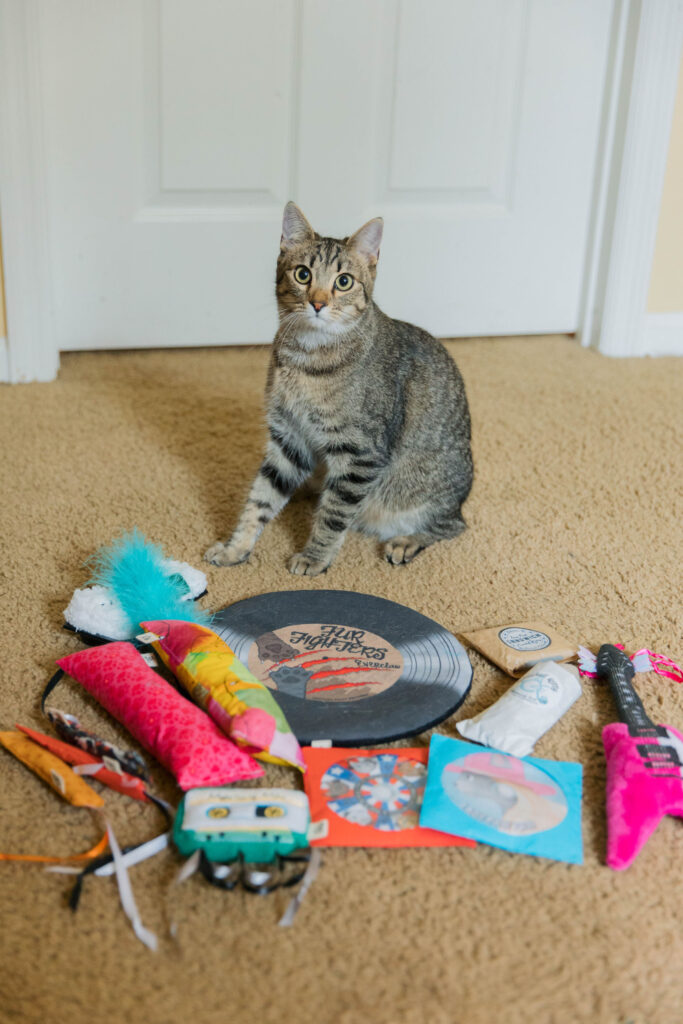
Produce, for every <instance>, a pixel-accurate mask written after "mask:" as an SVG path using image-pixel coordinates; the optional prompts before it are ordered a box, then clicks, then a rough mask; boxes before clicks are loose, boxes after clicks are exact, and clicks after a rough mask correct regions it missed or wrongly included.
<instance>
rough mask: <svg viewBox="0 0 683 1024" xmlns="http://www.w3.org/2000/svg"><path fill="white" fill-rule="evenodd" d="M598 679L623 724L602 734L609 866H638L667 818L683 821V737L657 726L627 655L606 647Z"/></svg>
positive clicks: (600, 653)
mask: <svg viewBox="0 0 683 1024" xmlns="http://www.w3.org/2000/svg"><path fill="white" fill-rule="evenodd" d="M597 672H598V675H600V676H604V678H606V679H607V681H608V683H609V686H610V689H611V691H612V696H613V697H614V700H615V703H616V705H617V708H618V710H619V717H620V719H621V722H612V723H611V724H610V725H606V726H605V728H604V729H603V730H602V742H603V745H604V748H605V756H606V758H607V864H608V865H609V867H611V868H614V869H615V870H616V871H622V870H623V869H624V868H627V867H628V866H629V864H632V863H633V861H634V860H635V859H636V857H637V856H638V854H639V853H640V851H641V850H642V848H643V846H644V845H645V843H646V842H647V840H648V839H649V838H650V836H651V835H652V833H653V832H654V831H655V829H656V828H657V826H658V825H659V822H660V821H661V820H662V818H663V817H664V816H665V815H666V814H673V815H676V816H677V817H679V818H683V735H681V733H680V732H678V730H677V729H672V727H671V726H670V725H655V724H654V722H652V721H651V720H650V719H649V718H648V716H647V714H646V713H645V708H644V707H643V705H642V703H641V700H640V697H639V696H638V694H637V693H636V691H635V690H634V689H633V686H632V682H631V681H632V679H633V676H634V675H635V669H634V667H633V664H632V663H631V660H630V659H629V658H628V656H627V655H626V654H624V652H623V651H620V650H619V649H618V648H617V647H614V646H613V645H612V644H603V645H602V647H601V648H600V650H599V651H598V658H597Z"/></svg>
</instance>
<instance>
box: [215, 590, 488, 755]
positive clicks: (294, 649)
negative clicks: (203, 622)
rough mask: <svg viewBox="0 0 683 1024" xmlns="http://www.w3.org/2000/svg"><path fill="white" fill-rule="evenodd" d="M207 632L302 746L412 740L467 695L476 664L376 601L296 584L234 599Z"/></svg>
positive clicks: (443, 635)
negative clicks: (260, 687)
mask: <svg viewBox="0 0 683 1024" xmlns="http://www.w3.org/2000/svg"><path fill="white" fill-rule="evenodd" d="M212 628H213V629H214V630H215V632H216V633H218V635H219V636H220V637H222V639H223V640H224V641H225V642H226V643H227V644H228V645H229V646H230V647H232V649H233V650H234V652H235V654H236V655H237V657H238V658H239V659H240V661H242V662H244V664H245V665H247V666H248V667H249V669H250V671H251V672H252V673H253V674H254V675H255V676H256V677H257V679H259V680H260V681H261V682H263V683H264V684H265V685H266V686H268V687H269V688H270V689H271V690H272V693H273V696H274V697H275V698H276V700H277V701H278V703H279V704H280V706H281V708H282V710H283V711H284V713H285V715H286V716H287V719H288V721H289V724H290V726H291V728H292V731H293V732H294V734H295V735H296V737H297V739H298V740H299V741H300V742H301V743H304V744H307V743H311V742H312V741H313V740H332V742H333V743H334V744H335V745H337V746H357V745H362V744H373V743H383V742H387V741H389V740H394V739H400V738H401V737H403V736H412V735H415V734H416V733H419V732H423V731H424V730H425V729H428V728H431V727H432V726H434V725H436V724H437V723H438V722H441V721H442V720H443V719H444V718H447V717H448V716H449V715H451V714H452V713H453V712H454V711H455V710H456V709H457V708H458V707H459V706H460V704H461V703H462V701H463V700H464V699H465V697H466V695H467V692H468V690H469V688H470V682H471V679H472V667H471V665H470V662H469V658H468V657H467V653H466V651H465V649H464V648H463V646H462V645H461V644H460V643H459V641H458V640H456V638H455V637H454V636H453V635H452V634H451V633H449V632H448V630H446V629H444V628H443V626H440V625H439V624H438V623H436V622H433V621H432V620H431V619H428V618H427V617H426V616H424V615H421V614H420V613H419V612H416V611H413V610H412V609H410V608H406V607H405V606H404V605H400V604H396V603H395V602H394V601H387V600H385V599H384V598H381V597H372V596H370V595H367V594H357V593H354V592H349V591H343V590H294V591H279V592H277V593H273V594H260V595H258V596H257V597H251V598H247V600H245V601H238V602H237V603H236V604H233V605H230V606H228V607H227V608H224V609H223V610H222V611H220V612H218V613H217V615H216V616H215V618H214V621H213V624H212Z"/></svg>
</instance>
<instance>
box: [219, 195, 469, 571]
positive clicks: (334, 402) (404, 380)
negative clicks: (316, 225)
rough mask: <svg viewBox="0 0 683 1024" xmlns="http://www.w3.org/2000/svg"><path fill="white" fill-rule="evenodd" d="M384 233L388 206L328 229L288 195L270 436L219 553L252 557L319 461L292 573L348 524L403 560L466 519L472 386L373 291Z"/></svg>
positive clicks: (233, 560)
mask: <svg viewBox="0 0 683 1024" xmlns="http://www.w3.org/2000/svg"><path fill="white" fill-rule="evenodd" d="M381 240H382V220H381V218H377V219H375V220H371V221H368V223H367V224H365V225H364V226H363V227H362V228H360V229H359V230H358V231H357V232H356V233H355V235H351V237H350V238H343V239H335V238H322V237H321V236H320V235H318V234H316V233H315V231H314V230H313V228H312V227H311V226H310V224H309V223H308V221H307V220H306V218H305V217H304V215H303V213H302V212H301V210H299V208H298V207H297V206H295V205H294V203H288V204H287V206H286V207H285V212H284V219H283V224H282V241H281V243H280V255H279V257H278V261H277V287H276V294H277V302H278V309H279V315H280V327H279V330H278V332H277V334H276V336H275V341H274V343H273V354H272V357H271V362H270V367H269V371H268V381H267V385H266V399H267V422H268V429H269V432H270V438H269V440H268V443H267V445H266V452H265V457H264V460H263V463H262V465H261V468H260V470H259V472H258V474H257V476H256V479H255V480H254V483H253V485H252V488H251V492H250V494H249V498H248V499H247V503H246V507H245V509H244V512H243V513H242V516H241V518H240V521H239V523H238V524H237V527H236V529H235V532H234V533H233V535H232V537H231V538H230V540H229V541H226V542H225V543H223V542H218V543H216V544H214V545H212V547H210V548H209V549H208V551H207V552H206V554H205V556H204V557H205V558H206V560H207V561H209V562H212V563H213V564H214V565H237V564H238V563H239V562H243V561H245V559H247V558H248V557H249V554H250V552H251V550H252V548H253V547H254V544H255V543H256V541H257V539H258V537H259V535H260V534H261V532H262V530H263V528H264V527H265V525H266V523H268V522H270V520H271V519H273V517H274V516H276V515H277V514H278V512H279V511H280V510H281V509H282V508H284V506H285V505H286V504H287V502H288V501H289V499H290V497H291V496H292V494H293V493H294V491H295V490H297V488H298V487H299V486H300V485H301V484H302V483H303V482H304V481H305V480H307V478H309V477H311V476H312V474H313V473H314V472H315V471H316V469H317V470H320V471H321V472H322V474H324V482H323V486H322V492H321V495H320V499H319V503H318V507H317V511H316V513H315V517H314V520H313V527H312V530H311V535H310V537H309V540H308V543H307V544H306V547H305V548H304V550H303V551H302V552H300V553H299V554H296V555H293V556H292V558H291V560H290V563H289V568H290V570H291V571H292V572H293V573H297V574H307V575H309V576H315V575H317V574H318V573H320V572H324V571H325V570H326V569H327V568H328V566H329V565H331V563H332V562H333V561H334V559H335V557H336V555H337V553H338V552H339V549H340V548H341V546H342V544H343V542H344V537H345V536H346V531H347V530H349V529H355V530H361V531H363V532H364V533H369V534H372V535H374V536H376V537H379V538H380V540H382V541H385V544H384V553H385V556H386V558H387V561H389V562H391V563H392V564H393V565H403V564H406V563H408V562H411V561H412V560H413V558H415V556H416V555H417V554H418V552H420V551H422V550H424V548H426V547H427V546H428V545H429V544H433V543H434V542H435V541H438V540H445V539H447V538H450V537H455V536H457V534H459V533H461V532H462V530H464V528H465V523H464V520H463V518H462V514H461V506H462V504H463V502H464V501H465V499H466V498H467V495H468V494H469V492H470V487H471V486H472V454H471V448H470V416H469V409H468V406H467V398H466V395H465V386H464V384H463V380H462V377H461V376H460V372H459V371H458V368H457V367H456V365H455V363H454V362H453V360H452V359H451V358H450V356H449V355H448V353H447V352H446V350H445V348H444V347H443V346H442V345H441V344H440V343H439V342H438V341H436V340H435V339H434V338H432V337H431V335H429V334H427V333H426V331H423V330H421V329H420V328H419V327H413V325H412V324H407V323H403V322H402V321H400V320H391V319H390V318H389V317H388V316H385V315H384V313H382V311H381V310H380V309H379V307H378V306H376V305H375V303H374V302H373V300H372V292H373V286H374V283H375V273H376V270H377V260H378V258H379V247H380V242H381ZM317 475H318V474H316V476H317Z"/></svg>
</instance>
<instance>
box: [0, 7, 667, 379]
mask: <svg viewBox="0 0 683 1024" xmlns="http://www.w3.org/2000/svg"><path fill="white" fill-rule="evenodd" d="M41 2H42V0H0V223H1V225H2V239H3V250H4V270H5V274H4V278H5V300H6V309H7V338H6V339H2V340H0V381H4V382H11V383H18V382H25V381H50V380H54V378H55V377H56V375H57V372H58V369H59V352H58V349H57V337H56V331H55V322H54V314H53V293H52V280H51V257H50V239H49V220H48V209H47V174H46V165H45V155H44V153H45V147H44V134H43V131H44V129H43V118H44V111H43V109H42V91H41V66H40V53H41V38H40V28H41V18H40V6H41ZM682 45H683V0H656V2H652V0H614V12H613V22H612V33H611V42H610V54H609V60H608V66H607V73H606V79H605V88H604V93H603V100H602V116H601V128H600V138H599V145H598V151H597V158H596V169H595V180H594V190H593V202H592V214H591V227H590V231H589V242H588V246H587V251H586V260H585V270H584V287H583V298H582V303H581V315H580V328H579V331H578V334H579V337H580V339H581V343H582V344H583V345H585V346H591V347H593V348H596V349H598V350H599V351H600V352H602V353H604V354H605V355H611V356H630V355H646V354H651V355H658V354H663V353H668V354H679V355H683V312H681V314H652V313H648V311H647V295H648V290H649V283H650V272H651V268H652V258H653V254H654V245H655V237H656V231H657V222H658V217H659V208H660V204H661V196H662V187H663V182H664V172H665V168H666V161H667V156H668V150H669V137H670V133H671V124H672V118H673V107H674V99H675V95H676V86H677V80H678V73H679V67H680V61H681V49H682Z"/></svg>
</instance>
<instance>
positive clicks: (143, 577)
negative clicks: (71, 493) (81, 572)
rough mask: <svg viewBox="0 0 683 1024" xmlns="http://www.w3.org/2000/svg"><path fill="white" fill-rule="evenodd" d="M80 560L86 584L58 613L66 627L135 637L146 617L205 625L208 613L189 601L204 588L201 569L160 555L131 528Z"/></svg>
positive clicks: (157, 548)
mask: <svg viewBox="0 0 683 1024" xmlns="http://www.w3.org/2000/svg"><path fill="white" fill-rule="evenodd" d="M86 564H87V565H88V567H89V568H90V570H91V573H92V576H91V578H90V580H89V585H88V587H87V588H85V589H83V590H77V591H76V592H75V593H74V596H73V598H72V600H71V603H70V604H69V607H68V608H67V609H66V611H65V612H64V617H65V619H66V622H67V625H69V626H70V627H71V628H72V629H76V630H77V631H79V632H85V633H89V634H91V635H93V636H96V637H101V638H106V639H116V640H123V639H130V638H132V637H134V636H136V635H137V634H138V633H139V632H140V623H141V622H144V621H146V620H149V619H182V620H183V621H186V622H197V623H199V624H200V625H202V626H210V625H211V620H212V616H210V615H208V614H207V613H206V612H204V611H203V610H202V609H201V608H199V606H198V605H197V604H196V602H195V600H193V598H196V597H198V596H199V595H200V594H201V593H203V592H204V591H205V590H206V577H205V576H204V574H203V573H202V572H200V571H199V570H197V569H193V568H192V566H189V565H186V564H185V563H181V562H173V561H169V560H168V559H166V558H165V556H164V552H163V550H162V549H161V547H160V546H159V545H158V544H152V543H151V542H150V541H148V540H147V539H146V538H145V537H144V536H143V534H142V533H141V532H140V531H139V530H138V529H137V528H136V529H134V530H131V531H130V532H128V533H124V534H122V536H120V537H118V538H117V539H116V540H115V541H113V543H112V544H110V545H108V546H106V547H102V548H100V549H99V551H97V552H96V553H95V555H94V556H93V557H92V558H91V559H89V560H88V562H87V563H86Z"/></svg>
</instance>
